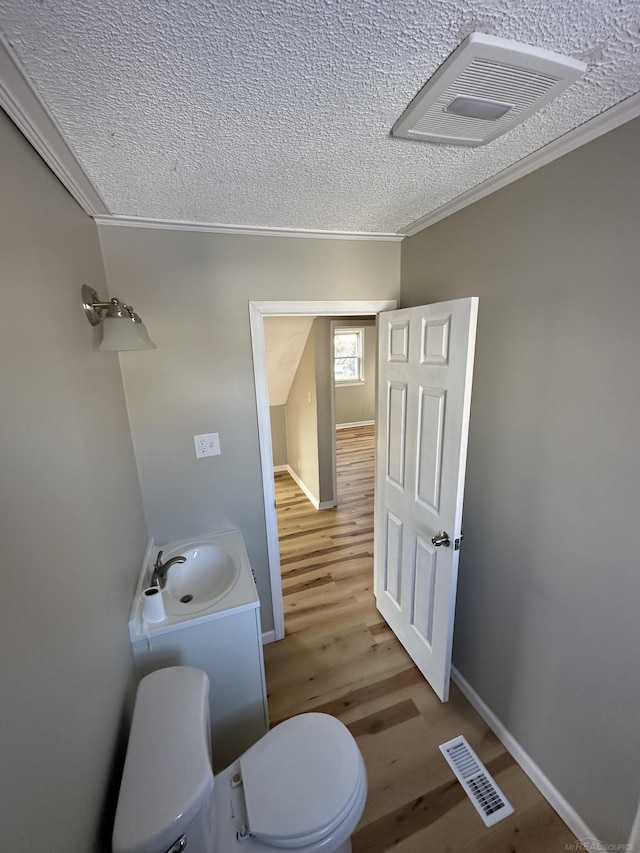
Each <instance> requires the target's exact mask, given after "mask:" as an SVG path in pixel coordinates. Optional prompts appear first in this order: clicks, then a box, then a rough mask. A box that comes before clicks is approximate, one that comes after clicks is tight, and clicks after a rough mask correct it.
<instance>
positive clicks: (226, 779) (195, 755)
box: [113, 666, 367, 853]
mask: <svg viewBox="0 0 640 853" xmlns="http://www.w3.org/2000/svg"><path fill="white" fill-rule="evenodd" d="M366 798H367V774H366V770H365V766H364V761H363V760H362V755H361V753H360V750H359V749H358V747H357V745H356V742H355V740H354V739H353V737H352V735H351V733H350V732H349V730H348V729H347V728H346V726H344V725H343V724H342V723H341V722H340V721H339V720H336V719H335V718H334V717H331V716H329V715H328V714H300V715H299V716H297V717H292V718H291V719H289V720H287V721H285V722H284V723H281V724H280V725H278V726H276V728H274V729H272V730H271V731H270V732H268V733H267V734H266V735H264V737H262V738H261V739H260V740H259V741H258V742H257V743H255V744H254V745H253V746H252V747H250V748H249V749H248V750H247V751H246V752H245V753H244V754H243V755H242V756H241V757H240V758H239V759H238V760H237V761H235V762H234V763H233V764H231V765H230V766H229V767H227V768H226V770H223V771H222V773H218V774H216V776H215V781H214V775H213V772H212V770H211V761H210V735H209V679H208V677H207V675H206V673H204V672H203V671H202V670H199V669H195V668H193V667H188V666H174V667H168V668H167V669H160V670H157V671H156V672H152V673H151V674H150V675H147V676H146V677H145V678H143V679H142V681H141V682H140V686H139V687H138V695H137V698H136V704H135V709H134V713H133V721H132V724H131V733H130V736H129V745H128V748H127V756H126V760H125V765H124V772H123V774H122V783H121V785H120V795H119V799H118V808H117V811H116V819H115V825H114V829H113V853H181V851H182V850H184V851H186V853H235V852H236V851H237V853H277V851H284V850H287V851H293V852H294V853H349V851H351V841H350V838H351V834H352V833H353V831H354V829H355V828H356V825H357V823H358V821H359V820H360V816H361V815H362V811H363V809H364V805H365V801H366Z"/></svg>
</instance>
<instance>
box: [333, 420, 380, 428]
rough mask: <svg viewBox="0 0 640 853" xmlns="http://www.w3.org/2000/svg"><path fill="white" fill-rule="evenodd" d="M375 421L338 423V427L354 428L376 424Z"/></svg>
mask: <svg viewBox="0 0 640 853" xmlns="http://www.w3.org/2000/svg"><path fill="white" fill-rule="evenodd" d="M375 423H376V422H375V421H354V422H353V423H352V424H336V429H352V428H353V427H361V426H375Z"/></svg>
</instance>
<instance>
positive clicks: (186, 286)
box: [99, 226, 400, 630]
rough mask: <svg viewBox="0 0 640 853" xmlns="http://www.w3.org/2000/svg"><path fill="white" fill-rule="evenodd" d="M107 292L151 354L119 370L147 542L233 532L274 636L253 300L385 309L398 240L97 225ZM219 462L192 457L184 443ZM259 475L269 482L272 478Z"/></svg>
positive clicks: (393, 284) (395, 284)
mask: <svg viewBox="0 0 640 853" xmlns="http://www.w3.org/2000/svg"><path fill="white" fill-rule="evenodd" d="M99 233H100V239H101V243H102V249H103V255H104V259H105V268H106V272H107V277H108V280H109V287H110V290H111V292H112V293H114V294H118V293H122V294H123V296H124V295H126V298H127V300H128V301H129V302H131V303H133V305H134V306H136V307H138V306H140V311H141V312H142V316H143V319H144V321H145V323H146V325H147V328H148V329H149V331H150V334H151V336H152V338H153V339H154V341H155V343H156V344H157V345H158V349H157V350H155V351H153V352H152V353H149V358H145V359H133V358H129V359H127V360H126V361H124V360H123V375H124V382H125V392H126V397H127V405H128V410H129V420H130V424H131V430H132V435H133V442H134V447H135V452H136V458H137V462H138V469H139V474H140V482H141V486H142V493H143V499H144V505H145V513H146V518H147V525H148V528H149V534H150V535H151V536H153V537H154V539H155V540H156V541H157V542H167V541H171V540H175V539H181V538H185V537H188V536H192V535H198V534H200V533H204V532H207V531H212V530H221V529H224V528H228V527H231V526H234V527H239V528H241V529H242V531H243V533H244V535H245V539H246V542H247V549H248V552H249V557H250V559H251V561H252V565H253V568H254V570H255V572H256V575H257V578H258V590H259V592H260V597H261V601H262V620H263V627H264V629H265V630H268V629H270V628H271V627H272V626H273V617H272V612H271V593H270V588H269V577H268V565H267V543H266V529H265V517H264V506H263V498H262V481H261V474H260V459H259V452H258V430H257V419H256V402H255V391H254V382H253V364H252V353H251V339H250V333H249V312H248V304H249V301H250V300H316V299H349V300H353V299H395V298H397V297H398V295H399V291H400V244H399V243H393V242H374V241H350V240H325V239H320V240H313V239H307V240H305V239H296V238H287V237H281V238H273V237H243V236H235V235H219V234H205V233H187V232H179V231H163V230H155V229H145V228H123V227H113V226H111V227H109V226H102V227H101V228H99ZM201 432H219V434H220V444H221V450H222V455H221V456H219V457H213V458H209V459H204V460H196V458H195V456H194V452H193V438H192V436H193V435H194V434H195V433H201ZM270 475H271V472H268V474H267V476H270Z"/></svg>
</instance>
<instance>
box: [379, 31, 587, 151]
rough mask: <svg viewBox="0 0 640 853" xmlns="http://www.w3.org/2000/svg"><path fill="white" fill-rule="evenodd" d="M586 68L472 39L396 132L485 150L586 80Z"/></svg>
mask: <svg viewBox="0 0 640 853" xmlns="http://www.w3.org/2000/svg"><path fill="white" fill-rule="evenodd" d="M586 70H587V66H586V65H585V63H584V62H579V61H578V60H577V59H571V58H570V57H566V56H561V55H560V54H558V53H552V52H551V51H549V50H542V49H541V48H537V47H531V46H530V45H528V44H520V43H519V42H517V41H508V40H507V39H501V38H496V37H495V36H488V35H485V34H484V33H471V35H470V36H468V37H467V38H466V39H465V40H464V41H463V42H462V44H461V45H460V47H458V48H457V49H456V50H454V52H453V53H452V54H451V56H450V57H449V58H448V59H447V60H446V62H444V63H443V65H441V66H440V68H439V69H438V70H437V71H436V73H435V74H434V75H433V77H432V78H431V79H430V80H429V82H428V83H426V84H425V85H424V86H423V88H422V89H421V90H420V92H418V94H417V95H416V97H415V98H414V99H413V101H412V102H411V103H410V104H409V106H408V107H407V109H406V110H405V111H404V112H403V114H402V115H401V116H400V118H399V119H398V121H397V122H396V123H395V125H394V126H393V130H392V131H391V132H392V134H393V135H394V136H401V137H404V138H406V139H414V140H417V141H420V142H439V143H440V144H442V145H484V144H485V143H486V142H491V140H492V139H495V138H496V137H497V136H500V135H501V134H502V133H506V132H507V131H508V130H511V128H512V127H514V126H515V125H516V124H519V123H520V122H521V121H524V119H526V118H528V117H529V116H530V115H532V114H533V113H534V112H537V111H538V110H539V109H540V108H541V107H543V106H544V105H545V104H548V103H549V101H552V100H553V99H554V98H555V97H557V96H558V95H559V94H560V93H561V92H562V91H564V90H565V89H566V88H568V87H569V86H570V85H571V84H572V83H573V82H575V81H576V80H577V79H578V78H579V77H581V76H582V75H583V74H584V72H585V71H586Z"/></svg>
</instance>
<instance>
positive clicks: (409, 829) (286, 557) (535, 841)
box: [264, 427, 576, 853]
mask: <svg viewBox="0 0 640 853" xmlns="http://www.w3.org/2000/svg"><path fill="white" fill-rule="evenodd" d="M337 442H338V448H337V450H338V500H339V506H338V507H337V508H336V509H332V510H324V511H322V512H318V511H316V510H315V509H314V508H313V506H312V505H311V504H310V503H309V501H308V500H307V498H306V497H305V496H304V494H303V493H302V491H301V490H300V489H299V488H298V486H297V485H296V484H295V482H294V481H293V480H292V478H291V477H290V476H289V475H288V474H287V473H277V474H276V475H275V480H276V497H277V509H278V524H279V537H280V551H281V562H282V582H283V593H284V608H285V625H286V637H285V639H284V640H282V641H280V642H278V643H272V644H270V645H268V646H265V649H264V651H265V663H266V670H267V686H268V694H269V710H270V714H271V724H272V725H275V724H276V723H278V722H280V721H281V720H284V719H286V718H287V717H290V716H291V715H293V714H298V713H301V712H303V711H324V712H327V713H329V714H333V715H334V716H336V717H338V718H340V719H341V720H342V721H343V722H344V723H345V724H346V725H347V726H348V727H349V729H350V731H351V732H352V734H353V735H354V737H355V738H356V739H357V741H358V745H359V746H360V749H361V750H362V754H363V755H364V759H365V763H366V766H367V773H368V779H369V795H368V799H367V805H366V808H365V811H364V814H363V817H362V820H361V822H360V825H359V827H358V829H357V830H356V832H355V834H354V836H353V840H352V843H353V851H354V853H382V851H387V850H393V851H399V853H427V851H437V853H443V852H444V851H478V853H485V851H486V853H529V851H531V853H533V851H537V853H541V852H542V853H559V851H564V850H567V849H575V847H574V848H571V847H567V846H566V845H575V844H576V839H575V837H574V836H573V835H572V834H571V832H570V831H569V830H568V828H567V827H566V826H565V824H564V823H563V822H562V821H561V820H560V818H559V817H558V815H557V814H556V813H555V812H554V811H553V809H552V808H551V807H550V806H549V804H548V803H547V802H546V801H545V800H544V799H543V797H542V795H541V794H540V793H539V792H538V790H537V789H536V788H535V787H534V785H533V784H532V783H531V782H530V781H529V779H528V777H527V776H526V775H525V774H524V772H523V771H522V770H521V769H520V768H519V767H518V765H517V764H516V763H515V761H514V759H513V758H512V757H511V756H510V755H509V753H508V752H506V751H505V749H504V747H503V746H502V744H501V743H500V742H499V741H498V740H497V738H496V737H495V736H494V735H493V733H492V732H491V731H490V730H489V729H488V728H487V726H486V724H485V723H484V722H483V720H482V719H481V718H480V717H479V716H478V714H477V713H476V712H475V711H474V709H473V708H472V707H471V706H470V705H469V703H468V702H467V700H466V699H465V698H464V697H463V696H462V695H461V693H460V692H459V691H458V690H457V688H456V687H455V686H454V685H452V689H451V698H450V700H449V702H448V703H446V704H441V703H440V701H439V700H438V698H437V697H436V695H435V694H434V693H433V691H432V690H431V688H430V687H429V685H428V684H427V683H426V682H425V681H424V679H423V677H422V675H421V674H420V672H419V671H418V670H417V668H416V667H415V666H414V665H413V663H412V661H411V659H410V658H409V657H408V655H407V654H406V652H405V651H404V649H403V648H402V646H401V645H400V643H399V642H398V641H397V640H396V638H395V637H394V635H393V634H392V632H391V631H390V630H389V629H388V627H387V625H386V623H385V622H384V621H383V620H382V617H381V616H380V614H379V613H378V611H377V610H376V608H375V601H374V597H373V475H374V471H373V466H374V449H373V427H360V428H357V429H349V430H340V431H339V432H338V439H337ZM459 734H463V735H465V737H466V738H467V740H468V741H469V743H470V744H471V746H472V747H473V748H474V749H475V750H476V752H477V753H478V755H479V757H480V759H481V760H482V761H483V762H484V763H485V765H486V767H487V769H488V770H489V772H490V773H491V774H492V776H493V777H494V778H495V780H496V782H497V783H498V785H500V787H501V788H502V790H503V791H504V793H505V796H506V797H507V798H508V799H509V801H510V802H511V804H512V805H513V806H514V809H515V814H514V815H512V816H511V817H508V818H505V819H504V820H503V821H501V822H500V823H498V824H497V825H496V826H494V827H493V828H491V829H487V828H486V827H485V826H484V823H483V822H482V820H481V818H480V817H479V815H478V814H477V812H476V810H475V808H474V807H473V805H472V804H471V802H470V801H469V800H468V798H467V796H466V794H465V793H464V791H463V789H462V787H461V786H460V785H459V783H458V782H457V781H456V780H455V778H454V777H453V774H452V773H451V771H450V770H449V767H448V765H447V764H446V762H445V760H444V759H443V757H442V756H441V754H440V751H439V750H438V745H439V744H440V743H443V742H444V741H446V740H449V739H451V738H453V737H455V736H456V735H459Z"/></svg>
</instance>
